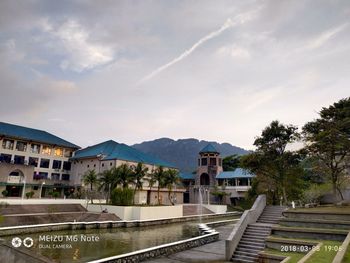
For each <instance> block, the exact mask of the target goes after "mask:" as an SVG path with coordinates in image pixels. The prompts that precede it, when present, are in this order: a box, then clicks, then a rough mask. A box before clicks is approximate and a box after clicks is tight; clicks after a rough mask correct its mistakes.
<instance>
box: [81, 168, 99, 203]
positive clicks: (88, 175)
mask: <svg viewBox="0 0 350 263" xmlns="http://www.w3.org/2000/svg"><path fill="white" fill-rule="evenodd" d="M83 181H84V183H85V184H87V185H90V200H91V204H92V203H93V186H94V185H96V184H97V183H98V179H97V174H96V172H95V170H88V171H86V172H85V174H84V177H83Z"/></svg>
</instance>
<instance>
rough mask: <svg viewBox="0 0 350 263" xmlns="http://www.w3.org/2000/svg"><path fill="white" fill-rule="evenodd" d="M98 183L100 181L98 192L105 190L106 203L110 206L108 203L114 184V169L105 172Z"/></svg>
mask: <svg viewBox="0 0 350 263" xmlns="http://www.w3.org/2000/svg"><path fill="white" fill-rule="evenodd" d="M98 181H99V189H98V190H99V191H101V190H103V191H104V192H105V193H106V203H107V204H108V201H109V198H110V195H111V187H112V183H113V168H112V169H109V170H105V171H103V172H102V173H101V177H100V179H99V180H98Z"/></svg>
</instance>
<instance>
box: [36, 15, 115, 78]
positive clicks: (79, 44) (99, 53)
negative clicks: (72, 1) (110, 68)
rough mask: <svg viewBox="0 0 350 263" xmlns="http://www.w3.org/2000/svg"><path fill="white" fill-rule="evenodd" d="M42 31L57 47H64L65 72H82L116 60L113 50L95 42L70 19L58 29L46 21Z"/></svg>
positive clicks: (63, 64)
mask: <svg viewBox="0 0 350 263" xmlns="http://www.w3.org/2000/svg"><path fill="white" fill-rule="evenodd" d="M42 30H43V31H44V32H46V33H49V34H50V35H51V36H52V38H53V40H54V41H55V43H54V44H55V45H59V44H61V45H62V47H63V49H64V54H63V56H64V59H63V60H62V61H61V64H60V67H61V68H62V69H64V70H67V69H70V70H73V71H76V72H82V71H84V70H88V69H92V68H95V67H97V66H101V65H105V64H107V63H109V62H111V61H113V59H114V51H113V48H112V47H109V46H107V45H103V44H98V43H95V42H93V41H92V40H91V37H90V35H89V32H88V31H87V30H86V29H85V28H84V27H83V26H82V25H80V24H79V23H78V22H77V21H76V20H74V19H69V20H68V21H66V22H65V23H63V24H62V25H60V26H58V27H57V28H55V27H54V26H53V25H52V24H50V23H49V22H48V21H47V20H44V21H43V23H42Z"/></svg>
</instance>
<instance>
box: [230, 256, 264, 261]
mask: <svg viewBox="0 0 350 263" xmlns="http://www.w3.org/2000/svg"><path fill="white" fill-rule="evenodd" d="M232 259H233V260H234V262H235V260H246V261H245V262H256V261H257V260H258V257H257V256H256V257H251V256H246V255H236V254H235V255H233V257H232Z"/></svg>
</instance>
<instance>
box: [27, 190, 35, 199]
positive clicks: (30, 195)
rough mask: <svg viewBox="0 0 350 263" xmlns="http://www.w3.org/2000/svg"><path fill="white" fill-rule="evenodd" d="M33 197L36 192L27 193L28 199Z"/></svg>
mask: <svg viewBox="0 0 350 263" xmlns="http://www.w3.org/2000/svg"><path fill="white" fill-rule="evenodd" d="M33 195H34V192H33V191H30V192H27V193H26V197H27V199H29V198H32V197H33Z"/></svg>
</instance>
